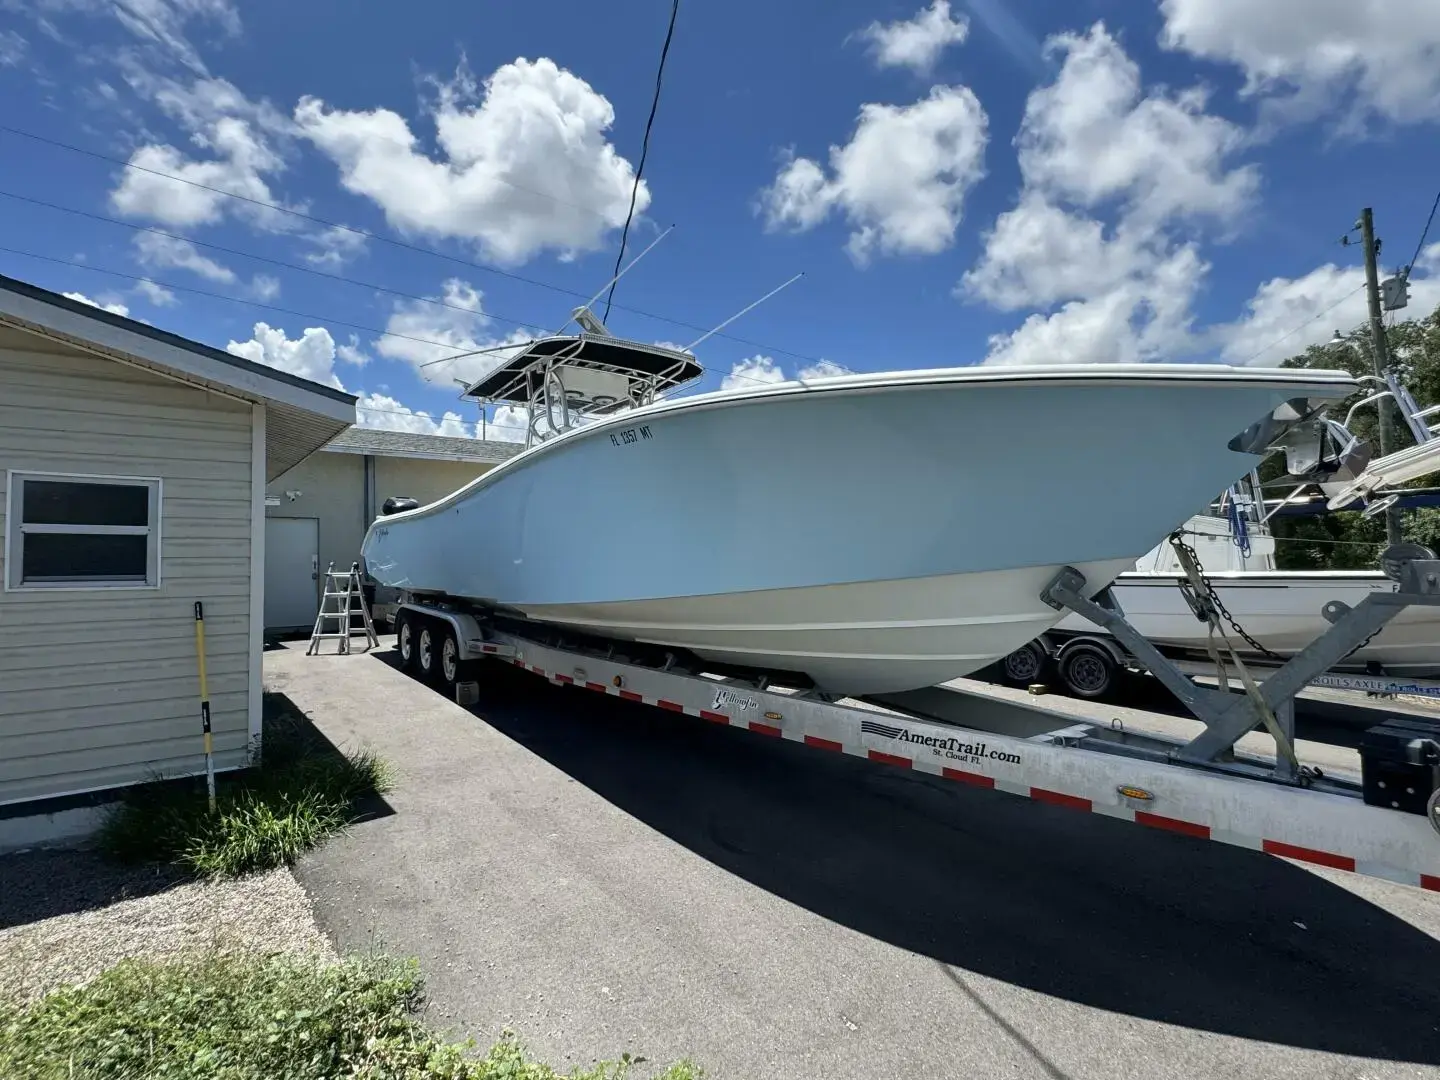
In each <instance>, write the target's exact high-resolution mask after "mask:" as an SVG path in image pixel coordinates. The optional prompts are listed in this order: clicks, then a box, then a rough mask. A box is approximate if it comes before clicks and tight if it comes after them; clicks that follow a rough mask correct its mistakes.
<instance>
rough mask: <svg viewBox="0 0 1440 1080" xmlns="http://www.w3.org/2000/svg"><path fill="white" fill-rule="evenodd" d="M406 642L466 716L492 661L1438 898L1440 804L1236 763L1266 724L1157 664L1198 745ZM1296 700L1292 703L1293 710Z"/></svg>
mask: <svg viewBox="0 0 1440 1080" xmlns="http://www.w3.org/2000/svg"><path fill="white" fill-rule="evenodd" d="M1406 572H1407V577H1406V579H1405V581H1404V582H1403V583H1402V589H1401V590H1400V592H1399V593H1397V594H1377V595H1379V596H1381V599H1380V602H1379V603H1374V604H1372V603H1370V601H1369V600H1367V601H1366V602H1365V603H1362V604H1360V605H1358V606H1357V607H1356V608H1355V609H1354V610H1353V611H1352V612H1347V613H1344V614H1343V615H1340V616H1338V621H1337V622H1336V623H1335V625H1334V626H1332V627H1331V630H1330V631H1329V632H1327V634H1326V635H1324V636H1323V637H1322V638H1321V639H1319V640H1318V641H1317V642H1316V644H1315V645H1314V646H1312V647H1311V648H1309V649H1306V650H1305V652H1304V653H1303V654H1302V656H1305V657H1307V662H1309V663H1314V662H1319V661H1320V660H1322V659H1323V657H1325V656H1328V655H1330V654H1331V653H1334V652H1335V650H1337V649H1339V652H1338V653H1336V655H1343V654H1344V652H1345V648H1346V647H1345V641H1347V640H1349V639H1350V637H1354V638H1355V640H1357V641H1358V640H1360V639H1361V638H1363V636H1364V635H1365V634H1368V633H1370V632H1371V631H1372V630H1373V629H1374V627H1375V626H1376V625H1383V623H1384V621H1385V620H1386V619H1388V618H1389V617H1392V616H1393V613H1394V611H1397V610H1399V606H1396V603H1397V602H1396V601H1393V600H1391V599H1390V598H1391V597H1392V595H1393V596H1404V597H1406V598H1407V600H1408V599H1410V598H1412V597H1424V598H1427V599H1426V600H1425V601H1424V602H1437V603H1440V562H1435V561H1428V562H1426V563H1423V564H1416V563H1412V564H1410V567H1409V568H1408V569H1407V571H1406ZM1077 578H1079V575H1078V573H1077V572H1076V571H1073V570H1070V569H1068V568H1067V569H1066V570H1065V571H1062V572H1061V573H1060V574H1059V575H1057V577H1056V579H1055V580H1054V581H1053V582H1052V583H1051V584H1050V586H1048V587H1047V588H1046V590H1045V593H1044V596H1045V597H1046V598H1047V603H1055V604H1058V605H1061V606H1070V607H1072V609H1073V610H1080V611H1081V613H1082V614H1085V615H1086V616H1087V617H1091V618H1093V617H1094V615H1093V614H1092V611H1091V610H1087V609H1092V608H1093V610H1094V612H1098V613H1102V614H1104V615H1106V616H1107V617H1113V619H1115V620H1118V623H1116V624H1115V625H1119V626H1122V627H1123V629H1124V630H1126V631H1128V633H1129V635H1133V637H1134V638H1136V639H1138V640H1137V641H1136V642H1133V643H1129V644H1132V647H1135V648H1136V651H1137V652H1138V653H1144V652H1145V651H1146V650H1147V649H1148V650H1149V651H1151V652H1154V647H1153V646H1151V645H1150V644H1149V643H1148V642H1146V641H1144V639H1143V638H1140V637H1139V635H1138V634H1137V633H1136V632H1135V631H1134V629H1133V627H1130V626H1129V624H1128V623H1125V622H1124V620H1123V616H1120V615H1118V614H1116V613H1115V612H1112V611H1110V610H1109V609H1106V608H1101V607H1099V606H1098V605H1093V604H1092V603H1091V602H1090V601H1088V600H1085V599H1084V597H1083V596H1081V595H1080V592H1079V590H1081V589H1083V587H1084V583H1083V581H1080V580H1077ZM1411 586H1414V587H1415V588H1411ZM1371 599H1375V597H1372V598H1371ZM1077 601H1078V603H1077ZM1401 606H1403V605H1401ZM396 632H397V649H398V650H399V653H400V658H401V664H402V667H404V668H406V669H407V670H410V671H412V672H416V673H418V674H419V675H420V676H421V677H422V678H425V679H427V680H429V681H432V682H434V683H436V684H437V685H438V686H439V687H440V688H442V689H444V690H446V691H447V692H448V693H450V694H453V695H454V696H455V698H456V700H457V701H459V702H460V703H461V704H466V705H469V704H474V703H475V700H476V699H477V695H478V682H477V681H476V680H477V676H478V674H479V672H478V670H477V667H478V665H477V662H478V661H480V660H484V659H493V660H499V661H501V662H504V663H508V664H511V665H514V666H516V667H519V668H521V669H522V670H525V671H528V672H531V673H533V674H535V675H538V676H540V677H542V678H544V679H546V680H547V681H548V682H550V683H552V684H554V685H558V686H567V687H572V688H579V689H583V690H585V691H588V692H591V693H597V694H604V695H606V696H609V697H616V698H620V699H621V700H624V701H629V702H633V703H635V704H641V705H648V706H652V707H655V708H659V709H662V710H665V711H668V712H673V713H680V714H684V715H686V716H690V717H695V718H698V719H700V720H703V721H707V722H710V723H715V724H722V725H725V726H727V727H735V728H741V729H743V730H745V731H747V732H750V733H753V734H756V735H759V736H762V737H766V738H778V739H785V740H787V741H790V742H794V743H798V744H801V745H804V746H806V747H810V748H812V749H815V750H819V751H824V752H832V753H845V754H850V755H852V756H855V757H859V758H863V759H865V760H867V761H870V762H874V763H876V764H880V765H885V766H889V767H896V768H904V769H912V770H915V771H917V772H923V773H928V774H930V775H932V776H936V777H941V778H943V779H946V780H952V781H955V782H957V783H961V784H966V785H970V786H974V787H979V788H989V789H992V790H996V791H1002V792H1006V793H1009V794H1012V795H1019V796H1022V797H1026V798H1031V799H1035V800H1037V801H1040V802H1047V803H1051V804H1055V805H1059V806H1065V807H1070V808H1073V809H1077V810H1083V811H1087V812H1090V813H1095V814H1101V815H1104V816H1106V817H1111V818H1117V819H1120V820H1124V821H1131V822H1135V823H1136V824H1139V825H1145V826H1148V827H1151V828H1156V829H1161V830H1165V831H1169V832H1175V833H1180V834H1182V835H1184V836H1188V837H1193V838H1198V839H1205V840H1213V841H1217V842H1220V843H1226V844H1231V845H1234V846H1237V847H1244V848H1249V849H1251V850H1254V851H1262V852H1265V853H1267V854H1271V855H1277V856H1281V857H1284V858H1290V859H1296V860H1300V861H1302V862H1307V863H1312V864H1315V865H1319V866H1326V867H1331V868H1335V869H1340V870H1346V871H1351V872H1354V873H1358V874H1363V875H1367V876H1371V877H1378V878H1383V879H1386V880H1389V881H1395V882H1399V883H1402V884H1407V885H1412V886H1418V887H1420V888H1424V889H1431V890H1435V891H1440V791H1437V792H1436V794H1434V795H1432V796H1431V798H1430V800H1429V802H1428V804H1427V810H1426V813H1423V814H1419V813H1407V812H1404V811H1401V810H1398V809H1391V808H1388V807H1384V806H1376V805H1370V804H1368V803H1366V802H1365V801H1364V800H1363V798H1362V792H1361V787H1360V785H1359V784H1358V783H1356V782H1354V781H1353V780H1348V779H1344V778H1337V777H1330V776H1324V775H1322V774H1320V773H1319V771H1318V770H1308V769H1307V770H1303V771H1295V770H1292V769H1290V768H1288V767H1287V765H1286V763H1285V761H1284V759H1283V755H1281V754H1278V753H1277V755H1276V761H1275V762H1270V761H1268V760H1266V759H1262V758H1256V757H1248V756H1246V755H1243V754H1241V753H1238V752H1236V750H1235V748H1234V744H1235V742H1236V741H1238V740H1239V738H1240V737H1242V736H1243V735H1244V734H1246V733H1248V732H1249V731H1250V730H1252V729H1253V728H1255V727H1256V726H1258V725H1259V723H1260V720H1259V718H1258V715H1257V713H1256V711H1255V710H1256V703H1255V702H1254V701H1253V700H1251V698H1250V697H1249V696H1242V697H1241V699H1240V701H1239V702H1237V701H1236V700H1235V696H1234V695H1229V696H1225V697H1224V698H1223V700H1222V695H1219V694H1218V692H1216V691H1208V690H1204V689H1203V688H1201V687H1197V686H1195V685H1194V684H1193V683H1190V682H1189V680H1188V679H1186V678H1185V676H1184V675H1183V674H1181V673H1180V672H1178V671H1177V670H1175V669H1174V668H1173V667H1172V666H1169V662H1168V661H1167V660H1165V658H1164V657H1163V656H1160V655H1159V654H1158V653H1155V655H1154V656H1153V657H1151V658H1150V659H1151V660H1152V662H1154V663H1155V664H1156V665H1157V666H1158V667H1160V668H1161V669H1162V670H1165V671H1166V672H1167V674H1166V675H1165V676H1163V678H1164V679H1165V681H1166V682H1167V684H1169V683H1170V682H1172V681H1177V680H1178V681H1180V682H1183V683H1184V684H1185V688H1186V693H1187V694H1188V695H1189V696H1190V697H1191V698H1192V700H1195V701H1197V702H1198V703H1199V705H1200V708H1201V709H1202V710H1204V711H1206V712H1207V715H1208V716H1209V719H1208V720H1206V718H1205V717H1201V719H1202V720H1205V722H1206V729H1205V731H1204V732H1202V733H1201V734H1200V735H1199V736H1198V737H1197V738H1196V739H1193V740H1190V741H1189V742H1186V741H1184V740H1181V739H1172V738H1168V737H1166V736H1162V735H1153V734H1147V733H1140V732H1135V731H1130V730H1126V729H1124V728H1123V727H1117V726H1115V725H1113V724H1112V725H1103V724H1095V723H1090V722H1086V721H1079V720H1077V719H1076V718H1075V717H1074V716H1068V715H1065V714H1064V713H1062V712H1060V711H1058V710H1054V709H1049V708H1046V707H1045V706H1043V705H1040V704H1035V703H1031V702H1024V703H1021V702H1015V701H1006V700H1003V699H1002V698H998V697H995V696H987V695H986V694H984V693H982V692H978V691H973V690H966V689H956V688H953V687H933V688H929V689H925V690H918V691H910V692H907V693H904V694H891V695H885V696H883V697H877V698H874V699H870V700H868V701H851V700H848V699H847V700H844V701H830V700H825V699H824V698H822V697H820V696H818V695H815V694H813V693H812V692H810V691H805V690H800V691H796V690H794V689H791V688H787V687H783V686H777V685H775V684H774V683H773V682H772V681H771V680H770V679H769V678H768V677H767V676H766V675H764V674H758V675H756V676H755V677H753V678H737V677H721V676H717V675H714V674H711V673H707V672H705V671H704V670H703V669H700V668H698V667H696V666H694V665H687V662H686V658H685V657H684V656H683V655H680V654H677V653H674V652H666V651H665V650H663V649H657V648H655V647H652V646H645V645H640V644H636V643H630V642H619V641H610V642H606V641H595V640H593V639H592V640H586V639H583V638H581V637H580V636H579V635H573V634H569V633H567V632H566V631H564V630H563V629H560V628H556V627H549V626H546V625H544V624H538V623H526V622H524V621H519V620H509V619H506V618H505V617H504V616H503V615H500V614H498V613H494V612H489V611H486V610H484V609H481V608H477V607H474V606H472V605H469V604H467V603H465V602H463V601H455V600H450V599H442V598H427V599H422V600H411V599H409V598H406V599H403V600H402V602H401V603H400V605H399V607H398V609H397V613H396ZM1332 638H1333V640H1332ZM1317 646H1319V647H1318V648H1317ZM1312 650H1313V651H1312ZM1299 659H1300V658H1299V657H1297V658H1296V661H1298V660H1299ZM1296 661H1292V662H1291V664H1288V665H1286V668H1285V669H1282V671H1281V673H1280V675H1281V676H1284V677H1283V678H1282V677H1279V676H1277V677H1275V678H1272V679H1270V680H1267V682H1266V684H1265V685H1264V687H1262V690H1263V691H1264V692H1265V696H1266V700H1267V701H1269V702H1271V703H1272V706H1271V707H1272V708H1276V709H1277V710H1278V711H1279V712H1280V713H1281V714H1284V715H1288V716H1289V717H1291V718H1292V720H1293V709H1290V708H1287V703H1288V702H1289V701H1293V694H1294V692H1296V691H1298V689H1299V688H1300V687H1301V686H1303V685H1304V684H1303V682H1297V679H1298V678H1299V676H1300V675H1301V674H1303V670H1301V668H1303V665H1301V668H1292V665H1295V664H1296ZM1292 688H1293V689H1292ZM1287 692H1288V693H1289V694H1290V697H1289V698H1285V697H1284V696H1283V695H1284V694H1285V693H1287ZM1205 695H1213V700H1211V699H1209V698H1206V697H1205ZM1292 730H1293V729H1292ZM1432 746H1433V744H1432ZM1420 749H1421V751H1422V752H1424V751H1425V748H1424V747H1421V748H1420ZM1427 760H1428V759H1427Z"/></svg>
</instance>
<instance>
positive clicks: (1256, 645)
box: [1170, 529, 1286, 663]
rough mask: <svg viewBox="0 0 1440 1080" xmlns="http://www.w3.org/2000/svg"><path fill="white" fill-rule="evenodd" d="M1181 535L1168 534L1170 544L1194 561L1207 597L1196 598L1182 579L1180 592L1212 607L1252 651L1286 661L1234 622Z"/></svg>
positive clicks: (1193, 552) (1202, 564)
mask: <svg viewBox="0 0 1440 1080" xmlns="http://www.w3.org/2000/svg"><path fill="white" fill-rule="evenodd" d="M1182 535H1183V534H1182V533H1181V532H1180V530H1178V529H1177V530H1176V531H1175V532H1173V533H1171V534H1170V543H1172V544H1174V545H1175V546H1176V547H1181V548H1184V549H1185V553H1186V554H1187V555H1189V556H1190V558H1191V559H1192V560H1193V561H1194V563H1195V569H1196V570H1198V571H1199V572H1200V580H1201V581H1203V582H1204V583H1205V591H1206V592H1207V593H1208V594H1209V595H1208V596H1206V597H1204V598H1203V599H1202V598H1200V597H1196V596H1195V591H1194V589H1193V587H1192V586H1191V585H1190V582H1189V581H1187V580H1184V579H1182V580H1181V582H1180V591H1181V592H1183V593H1185V594H1186V595H1187V596H1192V597H1195V600H1196V601H1197V602H1198V603H1200V604H1202V605H1204V604H1209V605H1211V606H1213V607H1214V609H1215V610H1216V611H1217V612H1219V613H1220V614H1221V615H1222V616H1224V619H1225V621H1226V622H1227V623H1229V624H1230V629H1231V630H1234V631H1235V633H1237V634H1239V635H1240V636H1241V637H1242V638H1244V639H1245V640H1246V642H1248V643H1249V645H1250V647H1251V648H1252V649H1254V650H1255V651H1256V652H1258V653H1261V654H1262V655H1264V656H1267V657H1269V658H1270V659H1271V660H1279V661H1281V662H1282V663H1283V662H1284V661H1285V659H1286V658H1285V657H1283V656H1281V655H1280V654H1279V653H1277V652H1272V651H1271V650H1269V649H1267V648H1266V647H1265V646H1264V645H1261V644H1260V642H1258V641H1256V640H1255V639H1254V638H1253V637H1251V636H1250V635H1249V633H1247V632H1246V630H1245V628H1244V627H1243V626H1241V625H1240V624H1239V623H1238V622H1236V621H1235V616H1233V615H1231V614H1230V609H1229V608H1227V607H1226V606H1225V601H1223V600H1221V599H1220V594H1219V593H1218V592H1216V591H1215V585H1214V583H1213V582H1211V580H1210V578H1209V576H1208V575H1207V574H1206V573H1205V564H1204V563H1202V562H1201V561H1200V554H1199V552H1197V551H1196V550H1195V549H1194V548H1193V547H1191V546H1190V545H1189V544H1187V543H1186V542H1185V541H1184V540H1183V539H1181V536H1182Z"/></svg>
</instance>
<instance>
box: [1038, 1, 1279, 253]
mask: <svg viewBox="0 0 1440 1080" xmlns="http://www.w3.org/2000/svg"><path fill="white" fill-rule="evenodd" d="M1046 52H1047V54H1048V55H1050V56H1056V55H1060V56H1063V57H1064V63H1063V64H1062V66H1061V68H1060V73H1059V75H1058V76H1057V77H1056V79H1055V81H1054V82H1053V83H1050V84H1049V85H1046V86H1041V87H1039V88H1038V89H1036V90H1035V91H1034V92H1032V93H1031V95H1030V98H1029V100H1028V101H1027V102H1026V106H1025V118H1024V121H1023V122H1022V125H1021V129H1020V135H1019V136H1018V138H1017V139H1016V143H1017V146H1018V147H1019V154H1020V168H1021V171H1022V172H1023V174H1024V176H1025V180H1026V183H1027V184H1030V185H1033V186H1036V187H1039V188H1041V189H1043V190H1046V191H1048V192H1051V193H1053V194H1055V195H1057V196H1060V197H1063V198H1067V199H1072V200H1074V201H1075V202H1076V203H1078V204H1079V205H1081V206H1085V207H1094V206H1097V205H1098V204H1101V203H1103V202H1105V201H1107V200H1110V199H1117V198H1118V199H1121V200H1123V201H1124V204H1125V210H1126V211H1127V213H1128V215H1129V216H1130V217H1131V218H1133V219H1135V220H1137V222H1142V223H1145V224H1150V225H1157V224H1159V223H1161V222H1164V221H1166V220H1169V219H1171V218H1175V217H1183V216H1200V215H1208V216H1211V217H1215V218H1219V219H1221V220H1222V221H1223V220H1229V219H1231V218H1233V216H1234V215H1235V214H1237V213H1239V212H1240V211H1241V210H1243V209H1244V208H1245V207H1246V206H1247V205H1248V204H1249V202H1250V200H1251V199H1252V198H1253V197H1254V195H1255V191H1256V186H1257V184H1258V182H1259V177H1258V175H1257V174H1256V171H1255V169H1254V168H1253V167H1250V166H1242V167H1238V168H1228V167H1227V165H1226V161H1227V159H1228V157H1229V156H1230V155H1232V154H1234V153H1235V152H1236V151H1237V150H1239V149H1240V148H1241V147H1242V146H1243V145H1244V141H1245V133H1244V132H1243V131H1242V130H1241V129H1240V128H1239V127H1238V126H1236V125H1235V124H1232V123H1230V122H1229V121H1228V120H1225V119H1224V118H1222V117H1219V116H1215V115H1213V114H1209V113H1206V112H1205V104H1206V102H1205V96H1204V94H1202V93H1201V92H1200V91H1199V90H1198V89H1190V90H1186V91H1183V92H1181V93H1178V94H1169V93H1166V92H1164V91H1163V90H1152V91H1151V92H1149V93H1145V92H1144V90H1143V88H1142V85H1141V79H1140V68H1139V66H1138V65H1137V64H1136V63H1135V62H1134V61H1133V60H1132V59H1131V58H1130V57H1129V56H1128V55H1126V53H1125V50H1124V49H1123V48H1122V47H1121V45H1120V43H1119V42H1118V41H1117V40H1116V39H1115V38H1114V36H1113V35H1111V34H1110V32H1109V31H1108V30H1107V29H1106V28H1105V26H1104V24H1103V23H1096V24H1095V25H1093V26H1092V27H1091V28H1090V30H1089V31H1088V32H1086V33H1084V34H1058V35H1056V36H1055V37H1053V38H1051V39H1050V40H1049V41H1048V42H1046Z"/></svg>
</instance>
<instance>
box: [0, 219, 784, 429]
mask: <svg viewBox="0 0 1440 1080" xmlns="http://www.w3.org/2000/svg"><path fill="white" fill-rule="evenodd" d="M0 253H4V254H7V255H19V256H21V257H22V258H27V259H39V260H40V261H42V262H49V263H56V264H58V265H60V266H69V267H73V268H75V269H77V270H89V271H93V272H94V273H97V274H106V275H108V276H110V277H117V278H122V279H124V280H127V281H134V282H141V281H148V282H150V283H151V284H152V285H158V286H159V287H160V288H162V289H170V290H173V291H175V292H184V293H192V294H194V295H196V296H205V297H209V298H210V299H212V300H224V301H226V302H228V303H232V304H243V305H245V306H247V307H255V308H263V309H264V310H266V311H278V312H280V313H282V314H284V315H294V316H297V317H298V318H301V319H314V320H315V321H316V322H319V323H333V324H335V325H336V326H345V327H348V328H350V329H351V330H363V331H365V333H367V334H374V335H375V336H376V337H392V338H402V339H404V340H406V341H415V342H419V343H420V344H422V345H433V346H435V347H437V348H441V349H454V348H455V346H454V345H452V344H450V343H448V342H444V341H434V340H432V339H430V338H423V337H417V336H416V335H414V334H402V333H399V332H397V331H394V330H380V329H378V328H376V327H374V326H367V325H364V324H363V323H355V322H349V321H347V320H345V319H337V318H332V317H331V316H328V315H316V314H314V313H313V312H308V311H297V310H295V309H294V308H287V307H280V306H279V305H277V304H267V303H265V302H263V301H260V300H249V299H246V298H245V297H241V296H227V295H226V294H225V293H217V292H212V291H210V290H209V289H197V288H195V287H194V286H191V285H177V284H175V283H174V282H169V281H157V280H156V279H155V278H153V277H150V276H149V275H147V274H131V273H127V272H125V271H121V270H110V269H108V268H106V267H102V266H96V265H94V264H93V263H86V262H80V261H79V260H78V259H62V258H59V257H58V256H55V255H41V254H39V253H38V252H34V251H23V250H21V249H20V248H12V247H5V246H0ZM524 344H525V343H524V342H516V343H515V344H514V345H496V346H494V347H492V348H488V349H480V350H476V349H464V350H461V351H457V352H456V353H455V354H454V355H452V356H444V357H441V358H440V361H439V362H442V363H443V362H444V361H446V360H459V359H462V358H464V357H469V356H475V355H478V354H480V353H486V352H500V351H503V350H504V349H507V348H514V349H520V348H523V347H524ZM427 366H428V365H427ZM697 366H698V367H699V368H700V370H702V371H704V372H705V373H706V374H709V375H720V376H721V377H723V378H730V379H744V380H746V381H747V382H756V383H763V384H768V383H771V382H773V380H771V379H762V378H758V377H756V376H753V375H745V374H742V373H740V372H736V371H726V372H721V371H716V370H715V369H714V368H708V367H706V366H705V365H704V364H700V363H698V361H697ZM399 415H404V414H399Z"/></svg>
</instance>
